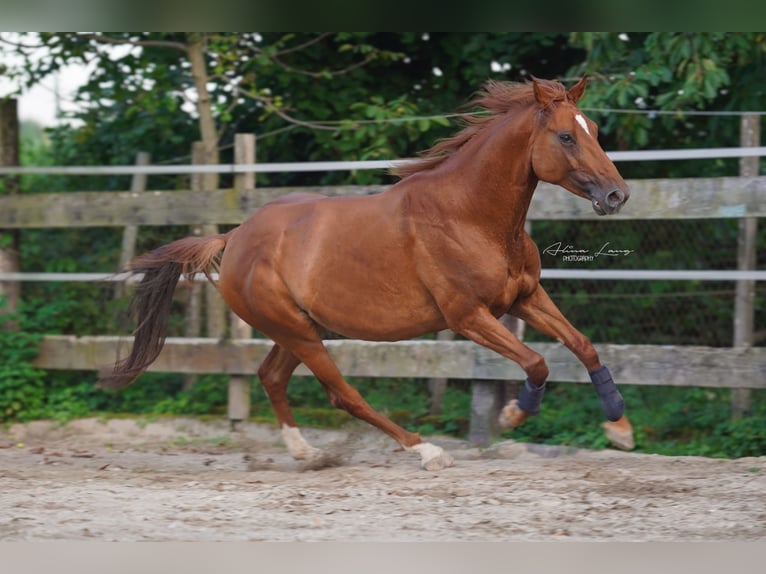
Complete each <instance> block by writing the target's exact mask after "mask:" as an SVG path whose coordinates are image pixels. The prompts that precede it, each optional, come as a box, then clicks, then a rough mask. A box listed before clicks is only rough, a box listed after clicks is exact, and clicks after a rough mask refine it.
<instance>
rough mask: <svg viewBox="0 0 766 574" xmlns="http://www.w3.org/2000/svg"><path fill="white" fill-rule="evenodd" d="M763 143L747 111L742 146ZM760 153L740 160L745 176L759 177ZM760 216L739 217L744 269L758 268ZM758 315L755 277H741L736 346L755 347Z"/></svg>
mask: <svg viewBox="0 0 766 574" xmlns="http://www.w3.org/2000/svg"><path fill="white" fill-rule="evenodd" d="M760 143H761V117H760V116H759V115H758V114H745V115H743V116H742V120H741V123H740V145H741V146H742V147H757V146H759V145H760ZM759 164H760V158H759V157H743V158H740V160H739V175H740V176H741V177H757V176H758V175H759V171H760V170H759V167H760V166H759ZM757 232H758V219H757V218H755V217H744V218H742V219H740V220H739V237H738V239H737V269H738V270H740V271H747V270H754V269H755V266H756V265H755V264H756V236H757ZM754 318H755V281H753V280H742V281H737V290H736V295H735V299H734V347H751V346H752V345H753V342H754V336H753V334H754V325H753V323H754ZM750 406H751V391H750V389H732V391H731V415H732V418H735V419H737V418H741V417H742V416H743V415H745V414H747V413H748V412H749V411H750Z"/></svg>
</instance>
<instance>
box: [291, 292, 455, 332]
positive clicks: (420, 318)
mask: <svg viewBox="0 0 766 574" xmlns="http://www.w3.org/2000/svg"><path fill="white" fill-rule="evenodd" d="M306 312H307V313H308V314H309V316H310V317H311V318H312V319H313V320H314V321H316V322H317V323H318V324H320V325H322V326H323V327H325V328H326V329H328V330H330V331H332V332H333V333H337V334H339V335H343V336H344V337H350V338H354V339H365V340H369V341H400V340H403V339H410V338H412V337H417V336H420V335H423V334H426V333H431V332H434V331H439V330H441V329H444V328H446V323H445V321H444V318H443V317H442V315H441V313H440V312H439V310H438V308H436V307H435V306H434V305H433V302H432V301H431V300H430V299H429V298H428V297H427V296H426V295H425V294H419V293H410V294H409V295H408V296H407V297H386V296H382V295H381V294H380V293H378V294H376V293H375V291H374V290H371V291H362V292H357V293H356V294H355V295H353V296H351V295H341V294H337V295H334V296H333V295H329V296H328V297H326V298H324V297H323V298H321V299H320V298H316V299H314V302H313V304H312V305H310V307H309V308H307V309H306Z"/></svg>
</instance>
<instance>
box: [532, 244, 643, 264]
mask: <svg viewBox="0 0 766 574" xmlns="http://www.w3.org/2000/svg"><path fill="white" fill-rule="evenodd" d="M610 246H611V241H607V242H606V243H604V244H603V245H602V246H601V247H600V248H599V249H598V251H596V252H595V253H591V250H590V249H578V248H576V247H575V246H574V245H570V244H564V242H562V241H557V242H556V243H552V244H551V245H549V246H548V247H546V248H545V249H543V251H542V253H543V255H553V256H554V257H556V256H558V255H562V256H564V260H567V259H568V258H577V259H587V260H592V259H596V258H598V257H626V256H628V255H630V254H631V253H634V252H635V250H634V249H615V248H613V247H610Z"/></svg>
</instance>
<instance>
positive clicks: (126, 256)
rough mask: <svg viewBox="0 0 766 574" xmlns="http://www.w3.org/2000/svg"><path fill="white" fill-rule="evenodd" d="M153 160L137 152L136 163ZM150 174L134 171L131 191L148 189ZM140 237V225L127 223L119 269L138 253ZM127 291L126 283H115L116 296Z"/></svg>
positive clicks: (146, 162)
mask: <svg viewBox="0 0 766 574" xmlns="http://www.w3.org/2000/svg"><path fill="white" fill-rule="evenodd" d="M150 161H151V155H150V154H149V153H148V152H145V151H140V152H138V153H137V154H136V165H137V166H146V165H149V162H150ZM147 179H149V178H148V176H147V175H146V174H145V173H134V174H133V178H132V179H131V180H130V191H131V192H133V193H140V192H142V191H146V181H147ZM137 238H138V226H137V225H126V226H125V228H124V229H123V231H122V249H121V250H120V261H119V265H118V267H117V268H118V269H119V270H120V271H122V270H123V269H125V266H126V265H127V264H128V262H129V261H130V260H131V259H133V256H134V255H135V254H136V239H137ZM124 292H125V284H124V283H115V284H114V297H115V298H117V297H121V296H122V295H123V293H124Z"/></svg>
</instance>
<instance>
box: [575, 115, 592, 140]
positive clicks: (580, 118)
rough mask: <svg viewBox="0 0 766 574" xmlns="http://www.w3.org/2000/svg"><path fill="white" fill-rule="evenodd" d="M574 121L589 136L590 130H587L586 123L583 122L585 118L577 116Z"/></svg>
mask: <svg viewBox="0 0 766 574" xmlns="http://www.w3.org/2000/svg"><path fill="white" fill-rule="evenodd" d="M575 120H577V123H578V124H580V127H581V128H582V129H584V130H585V133H586V134H588V135H590V130H589V129H588V122H586V121H585V117H584V116H583V115H582V114H577V115H576V116H575Z"/></svg>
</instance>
